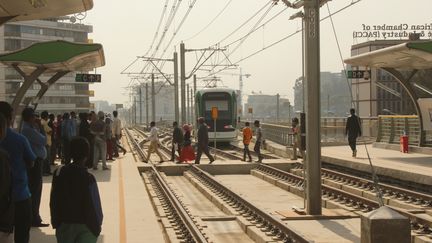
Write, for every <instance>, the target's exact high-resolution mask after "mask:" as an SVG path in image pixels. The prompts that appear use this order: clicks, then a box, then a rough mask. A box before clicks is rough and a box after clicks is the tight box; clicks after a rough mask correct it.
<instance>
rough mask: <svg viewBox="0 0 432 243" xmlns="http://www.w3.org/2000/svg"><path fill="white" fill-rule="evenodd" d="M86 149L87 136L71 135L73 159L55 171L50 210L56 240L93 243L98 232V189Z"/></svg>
mask: <svg viewBox="0 0 432 243" xmlns="http://www.w3.org/2000/svg"><path fill="white" fill-rule="evenodd" d="M89 151H90V144H89V142H88V141H87V139H86V138H84V137H74V138H73V139H72V140H71V142H70V152H71V157H72V160H73V162H72V163H70V164H67V165H65V166H60V167H59V168H57V170H55V172H54V176H53V181H52V187H51V197H50V211H51V223H52V225H53V228H54V229H56V238H57V242H60V243H61V242H77V243H80V242H81V243H96V241H97V238H98V236H99V234H100V232H101V227H102V220H103V213H102V206H101V201H100V196H99V190H98V186H97V183H96V179H95V177H94V176H93V175H92V174H90V173H89V172H88V171H87V168H86V165H85V163H86V161H87V157H88V156H89Z"/></svg>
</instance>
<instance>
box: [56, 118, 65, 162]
mask: <svg viewBox="0 0 432 243" xmlns="http://www.w3.org/2000/svg"><path fill="white" fill-rule="evenodd" d="M62 123H63V116H62V115H60V114H59V115H57V119H56V123H55V125H54V126H55V128H56V139H55V140H56V144H57V146H56V147H57V152H56V154H57V157H58V158H59V159H60V160H61V161H62V162H63V148H62V144H63V141H62Z"/></svg>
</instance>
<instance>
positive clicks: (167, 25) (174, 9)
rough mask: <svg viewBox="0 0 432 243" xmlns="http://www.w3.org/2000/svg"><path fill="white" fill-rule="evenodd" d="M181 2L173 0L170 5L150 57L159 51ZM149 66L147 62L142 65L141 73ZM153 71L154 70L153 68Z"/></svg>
mask: <svg viewBox="0 0 432 243" xmlns="http://www.w3.org/2000/svg"><path fill="white" fill-rule="evenodd" d="M181 3H182V0H174V2H173V5H172V7H171V11H170V14H169V16H168V18H167V20H166V22H165V26H164V31H163V32H162V35H161V37H160V39H159V41H158V44H157V45H156V47H155V48H154V50H153V53H152V55H151V58H154V57H155V56H156V54H157V52H158V51H159V48H160V46H161V45H162V43H163V41H164V39H165V36H166V33H167V32H168V30H169V29H170V27H171V24H172V23H173V21H174V18H175V15H176V14H177V11H178V10H179V8H180V5H181ZM149 66H150V65H149V62H147V63H146V65H145V66H144V67H143V69H141V73H144V72H145V71H146V70H147V69H148V67H149ZM153 71H154V69H153Z"/></svg>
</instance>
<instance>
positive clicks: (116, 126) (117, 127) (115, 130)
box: [112, 111, 126, 157]
mask: <svg viewBox="0 0 432 243" xmlns="http://www.w3.org/2000/svg"><path fill="white" fill-rule="evenodd" d="M113 116H114V120H113V126H112V134H113V135H114V137H113V140H114V141H113V143H114V157H119V153H118V149H121V150H122V151H123V155H124V154H126V149H125V148H123V147H122V146H121V145H120V139H121V137H122V126H121V120H120V119H119V118H118V117H117V116H118V113H117V111H113Z"/></svg>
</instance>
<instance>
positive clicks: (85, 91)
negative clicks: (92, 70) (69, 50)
mask: <svg viewBox="0 0 432 243" xmlns="http://www.w3.org/2000/svg"><path fill="white" fill-rule="evenodd" d="M92 31H93V28H92V26H90V25H84V24H78V23H71V22H69V18H68V17H62V18H55V19H48V20H33V21H22V22H9V23H7V24H5V25H3V26H1V27H0V53H8V52H13V51H17V50H19V49H23V48H26V47H28V46H30V45H32V44H33V43H37V42H44V41H53V40H65V41H70V42H77V43H88V34H89V33H91V32H92ZM75 74H76V73H75V72H71V73H68V74H67V75H65V76H64V77H62V78H61V79H59V80H58V81H57V82H56V83H55V84H54V85H52V86H51V87H50V88H49V90H48V91H47V93H46V94H45V95H44V97H43V98H42V99H41V100H40V101H39V104H38V110H40V111H42V110H47V111H48V112H50V113H54V114H61V113H64V112H70V111H75V112H88V111H89V110H90V109H92V105H91V104H90V100H89V97H92V96H94V92H93V91H90V90H89V84H86V83H76V82H75ZM50 77H51V75H42V76H41V77H40V80H41V81H42V82H45V81H47V80H48V79H49V78H50ZM22 82H23V78H22V77H21V76H20V75H19V74H18V73H17V72H16V71H15V70H14V69H13V68H8V67H4V66H3V67H0V100H5V101H7V102H12V101H13V99H14V97H15V94H16V92H17V91H18V89H19V87H20V85H21V83H22ZM39 89H40V85H39V84H38V83H37V82H35V83H34V84H33V86H32V87H31V88H30V89H29V90H28V91H27V93H26V95H25V97H33V96H35V95H36V94H37V92H38V91H39Z"/></svg>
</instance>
